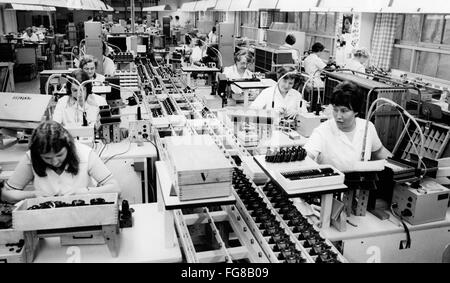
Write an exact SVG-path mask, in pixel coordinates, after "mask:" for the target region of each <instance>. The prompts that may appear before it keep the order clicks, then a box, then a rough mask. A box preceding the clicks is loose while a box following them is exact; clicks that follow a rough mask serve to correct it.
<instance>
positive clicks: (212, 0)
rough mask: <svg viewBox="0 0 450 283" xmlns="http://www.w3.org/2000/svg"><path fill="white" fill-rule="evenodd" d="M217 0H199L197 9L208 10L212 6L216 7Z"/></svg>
mask: <svg viewBox="0 0 450 283" xmlns="http://www.w3.org/2000/svg"><path fill="white" fill-rule="evenodd" d="M216 3H217V0H202V1H198V2H197V5H195V9H194V10H195V11H197V12H198V11H207V10H210V9H212V8H214V6H216Z"/></svg>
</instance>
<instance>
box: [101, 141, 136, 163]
mask: <svg viewBox="0 0 450 283" xmlns="http://www.w3.org/2000/svg"><path fill="white" fill-rule="evenodd" d="M131 144H132V142H131V140H130V142H129V143H128V149H127V150H125V151H124V152H121V153H117V154H114V155H112V156H110V157H109V158H108V159H106V160H105V162H104V163H105V164H106V163H108V162H109V161H110V160H111V159H113V158H115V157H117V156H119V155H123V154H125V153H127V152H129V151H130V149H131Z"/></svg>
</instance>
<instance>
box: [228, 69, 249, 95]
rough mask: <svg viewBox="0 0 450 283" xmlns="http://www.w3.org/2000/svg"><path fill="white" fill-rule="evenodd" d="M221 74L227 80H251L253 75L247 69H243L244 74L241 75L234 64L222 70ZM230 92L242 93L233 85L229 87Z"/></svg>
mask: <svg viewBox="0 0 450 283" xmlns="http://www.w3.org/2000/svg"><path fill="white" fill-rule="evenodd" d="M223 74H224V75H225V76H227V78H228V79H229V80H242V79H251V78H252V76H253V73H252V72H250V71H249V70H248V69H245V72H244V73H243V74H242V75H241V74H240V73H239V72H238V69H237V66H236V64H234V65H233V66H228V67H225V68H223ZM231 91H232V92H233V93H236V94H239V93H242V90H241V89H240V88H239V87H237V86H236V85H234V84H232V85H231Z"/></svg>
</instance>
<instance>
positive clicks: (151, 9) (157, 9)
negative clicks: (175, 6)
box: [142, 5, 172, 12]
mask: <svg viewBox="0 0 450 283" xmlns="http://www.w3.org/2000/svg"><path fill="white" fill-rule="evenodd" d="M171 10H172V7H170V5H158V6H152V7H147V8H144V9H142V11H144V12H163V11H171Z"/></svg>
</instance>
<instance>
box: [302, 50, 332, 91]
mask: <svg viewBox="0 0 450 283" xmlns="http://www.w3.org/2000/svg"><path fill="white" fill-rule="evenodd" d="M303 65H304V67H305V72H306V73H307V74H308V75H309V76H310V77H311V76H313V75H314V74H315V77H314V80H313V82H314V87H315V88H316V87H324V83H323V81H322V80H321V79H320V73H319V72H318V71H319V70H323V68H325V67H326V66H327V64H325V62H324V61H323V60H322V59H320V58H319V56H317V54H315V53H312V54H310V55H309V56H308V57H306V59H305V61H304V62H303Z"/></svg>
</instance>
